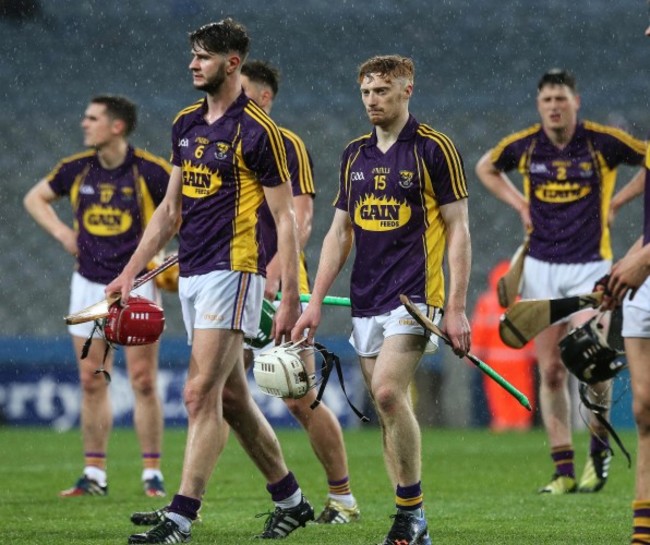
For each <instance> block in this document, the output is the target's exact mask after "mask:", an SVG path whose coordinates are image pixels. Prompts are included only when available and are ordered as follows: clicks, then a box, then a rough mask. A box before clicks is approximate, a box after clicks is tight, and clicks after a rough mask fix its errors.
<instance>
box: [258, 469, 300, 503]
mask: <svg viewBox="0 0 650 545" xmlns="http://www.w3.org/2000/svg"><path fill="white" fill-rule="evenodd" d="M298 488H299V487H298V482H297V481H296V478H295V477H294V476H293V473H291V471H289V473H287V475H286V476H285V477H283V478H282V479H280V480H279V481H278V482H277V483H271V484H267V485H266V489H267V490H268V491H269V492H270V493H271V499H272V500H273V501H282V500H286V499H287V498H288V497H289V496H291V495H292V494H294V493H295V492H296V490H298Z"/></svg>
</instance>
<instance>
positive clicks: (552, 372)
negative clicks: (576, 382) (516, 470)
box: [540, 363, 568, 390]
mask: <svg viewBox="0 0 650 545" xmlns="http://www.w3.org/2000/svg"><path fill="white" fill-rule="evenodd" d="M567 378H568V374H567V369H566V367H564V365H563V364H562V363H558V364H554V365H548V366H546V368H544V369H540V379H541V381H542V383H543V384H544V385H545V386H546V387H547V388H549V389H551V390H560V389H561V388H564V387H565V386H566V384H567Z"/></svg>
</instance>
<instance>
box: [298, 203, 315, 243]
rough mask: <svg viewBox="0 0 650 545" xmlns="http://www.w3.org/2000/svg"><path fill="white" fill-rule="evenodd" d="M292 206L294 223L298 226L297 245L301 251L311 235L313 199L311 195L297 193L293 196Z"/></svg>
mask: <svg viewBox="0 0 650 545" xmlns="http://www.w3.org/2000/svg"><path fill="white" fill-rule="evenodd" d="M293 207H294V210H295V212H296V224H297V226H298V247H299V249H300V251H302V250H304V249H305V246H306V245H307V241H308V240H309V237H310V236H311V230H312V224H313V218H314V199H313V198H312V196H311V195H299V196H298V197H294V198H293Z"/></svg>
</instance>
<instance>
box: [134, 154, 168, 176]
mask: <svg viewBox="0 0 650 545" xmlns="http://www.w3.org/2000/svg"><path fill="white" fill-rule="evenodd" d="M133 155H135V156H136V157H139V158H140V159H144V160H145V161H148V162H149V163H154V164H156V165H158V166H159V167H161V168H162V169H164V170H165V172H167V174H171V173H172V167H171V165H170V164H169V163H168V162H167V161H165V160H164V159H163V158H162V157H158V156H157V155H154V154H153V153H149V152H148V151H146V150H143V149H141V148H135V149H134V150H133Z"/></svg>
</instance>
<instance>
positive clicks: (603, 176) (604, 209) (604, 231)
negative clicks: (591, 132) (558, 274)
mask: <svg viewBox="0 0 650 545" xmlns="http://www.w3.org/2000/svg"><path fill="white" fill-rule="evenodd" d="M589 151H590V152H591V155H592V157H594V160H595V161H596V163H597V167H598V171H599V174H600V232H601V236H600V256H601V257H602V258H603V259H612V258H613V257H614V255H613V253H612V242H611V237H610V231H609V224H608V217H607V215H608V214H609V205H610V203H611V201H612V195H613V194H614V187H615V186H616V174H617V171H616V169H613V170H612V169H610V168H609V167H608V166H607V161H606V160H605V157H603V154H602V153H600V152H599V151H596V150H594V149H593V147H592V146H591V143H590V145H589Z"/></svg>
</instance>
